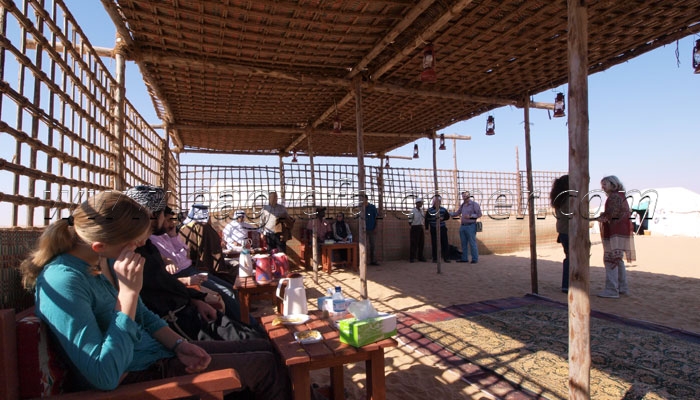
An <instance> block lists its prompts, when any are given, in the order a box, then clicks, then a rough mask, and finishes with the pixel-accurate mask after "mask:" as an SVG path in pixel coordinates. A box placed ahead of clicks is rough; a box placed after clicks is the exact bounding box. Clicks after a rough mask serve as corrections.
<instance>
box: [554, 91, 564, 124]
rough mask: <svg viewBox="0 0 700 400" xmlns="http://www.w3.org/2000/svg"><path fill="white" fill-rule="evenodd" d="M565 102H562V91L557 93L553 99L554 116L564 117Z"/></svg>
mask: <svg viewBox="0 0 700 400" xmlns="http://www.w3.org/2000/svg"><path fill="white" fill-rule="evenodd" d="M565 109H566V104H564V93H562V92H559V93H557V98H556V99H554V118H559V117H565V116H566V113H564V110H565Z"/></svg>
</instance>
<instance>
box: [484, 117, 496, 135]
mask: <svg viewBox="0 0 700 400" xmlns="http://www.w3.org/2000/svg"><path fill="white" fill-rule="evenodd" d="M495 134H496V119H495V118H494V117H493V115H489V117H488V118H486V136H493V135H495Z"/></svg>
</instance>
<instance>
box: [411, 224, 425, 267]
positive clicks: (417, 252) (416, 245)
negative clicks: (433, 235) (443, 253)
mask: <svg viewBox="0 0 700 400" xmlns="http://www.w3.org/2000/svg"><path fill="white" fill-rule="evenodd" d="M423 229H425V228H424V227H423V225H411V247H410V254H409V258H410V259H411V261H413V260H415V259H416V258H417V259H419V260H423V259H425V257H423V247H425V237H424V236H423Z"/></svg>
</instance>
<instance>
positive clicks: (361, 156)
mask: <svg viewBox="0 0 700 400" xmlns="http://www.w3.org/2000/svg"><path fill="white" fill-rule="evenodd" d="M353 87H354V89H355V90H354V92H355V125H356V126H357V179H358V182H357V189H358V191H359V192H360V193H361V194H364V195H365V196H366V195H367V191H366V188H365V142H364V138H363V136H362V134H363V128H362V125H363V116H362V79H361V78H360V76H359V75H358V76H357V77H355V78H354V79H353ZM359 208H360V218H359V219H358V227H357V232H358V233H359V235H360V238H359V242H360V243H359V252H358V253H359V257H360V296H361V297H362V298H363V299H366V298H367V225H366V222H365V219H366V218H367V210H365V203H364V202H363V201H361V202H360V207H359Z"/></svg>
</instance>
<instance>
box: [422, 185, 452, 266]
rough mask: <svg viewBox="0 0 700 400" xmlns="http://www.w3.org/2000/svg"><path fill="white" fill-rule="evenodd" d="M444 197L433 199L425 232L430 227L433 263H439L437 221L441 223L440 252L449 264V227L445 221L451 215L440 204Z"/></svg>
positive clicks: (426, 219)
mask: <svg viewBox="0 0 700 400" xmlns="http://www.w3.org/2000/svg"><path fill="white" fill-rule="evenodd" d="M441 202H442V197H440V196H439V195H437V196H435V197H434V198H433V206H432V207H430V208H429V209H428V211H426V213H425V230H426V231H427V230H428V227H430V243H431V245H432V250H433V262H437V260H438V258H437V221H438V220H439V221H440V252H441V253H442V259H443V261H444V262H446V263H449V262H450V260H449V257H448V256H449V243H448V242H447V225H445V221H447V220H448V219H450V213H449V212H448V211H447V209H446V208H445V207H442V206H441V205H440V204H441Z"/></svg>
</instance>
